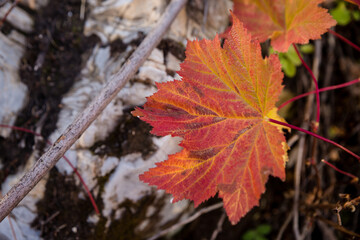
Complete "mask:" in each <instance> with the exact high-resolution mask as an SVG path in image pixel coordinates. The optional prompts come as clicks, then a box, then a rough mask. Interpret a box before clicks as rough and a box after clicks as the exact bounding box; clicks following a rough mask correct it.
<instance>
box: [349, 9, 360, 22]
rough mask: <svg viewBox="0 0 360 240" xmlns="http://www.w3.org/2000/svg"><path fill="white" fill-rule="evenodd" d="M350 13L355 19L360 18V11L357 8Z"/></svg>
mask: <svg viewBox="0 0 360 240" xmlns="http://www.w3.org/2000/svg"><path fill="white" fill-rule="evenodd" d="M351 13H352V17H353V19H354V20H355V21H359V20H360V11H359V10H355V11H352V12H351Z"/></svg>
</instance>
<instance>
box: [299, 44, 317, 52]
mask: <svg viewBox="0 0 360 240" xmlns="http://www.w3.org/2000/svg"><path fill="white" fill-rule="evenodd" d="M300 51H301V52H302V53H304V54H311V53H313V52H314V45H312V44H311V43H309V44H304V45H301V46H300Z"/></svg>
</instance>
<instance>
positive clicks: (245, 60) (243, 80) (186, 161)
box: [133, 16, 287, 224]
mask: <svg viewBox="0 0 360 240" xmlns="http://www.w3.org/2000/svg"><path fill="white" fill-rule="evenodd" d="M179 75H180V76H181V77H182V80H181V81H177V80H175V81H173V82H167V83H162V84H158V85H157V87H158V92H156V93H155V94H154V95H153V96H151V97H149V98H148V99H147V103H146V104H145V105H144V108H143V109H141V108H137V109H136V110H135V111H134V112H133V115H134V116H139V117H140V118H141V119H142V120H144V121H146V122H148V123H150V124H151V125H152V126H153V130H152V133H153V134H156V135H159V136H164V135H168V134H171V135H172V136H180V137H182V138H183V141H182V142H181V146H182V147H183V150H182V151H181V152H179V153H176V154H174V155H170V156H169V159H168V160H166V161H164V162H161V163H157V166H156V167H155V168H152V169H150V170H149V171H148V172H145V173H144V174H142V175H141V176H140V179H141V180H142V181H144V182H147V183H149V184H151V185H156V186H158V188H160V189H165V190H166V192H168V193H171V194H173V197H174V201H179V200H181V199H184V198H186V199H190V200H193V201H194V203H195V206H198V205H199V204H200V203H201V202H203V201H205V200H206V199H208V198H210V197H212V196H214V195H215V194H216V193H219V196H220V197H221V198H223V201H224V207H225V209H226V212H227V214H228V216H229V219H230V221H231V222H232V223H233V224H235V223H237V222H238V221H239V219H240V218H241V217H242V216H244V215H245V214H246V213H247V212H248V211H249V210H250V209H251V208H252V207H254V206H256V205H258V202H259V199H260V196H261V194H262V193H263V192H264V191H265V183H266V182H267V179H268V175H270V174H271V175H273V176H276V177H279V178H281V179H283V180H284V178H285V162H286V160H287V145H286V142H285V138H284V135H283V133H282V130H281V129H280V128H279V127H278V126H274V125H273V124H271V123H269V121H268V118H269V117H271V118H276V119H278V120H281V118H280V117H279V116H278V115H277V113H276V108H275V103H276V102H277V100H278V97H279V94H280V92H281V91H282V85H281V83H282V78H283V74H282V72H281V66H280V62H279V60H278V58H277V56H275V55H271V56H270V58H266V59H263V58H262V56H261V49H260V45H259V43H258V42H251V36H250V34H249V33H247V31H246V29H245V28H244V27H243V25H242V23H240V21H239V20H238V19H237V18H236V17H235V16H234V24H233V27H232V28H231V30H230V31H229V32H228V36H227V38H226V41H225V43H224V46H223V48H222V47H221V43H220V39H219V37H218V36H217V37H215V39H214V40H200V41H197V40H196V41H189V42H188V45H187V49H186V59H185V62H184V63H182V64H181V70H180V71H179Z"/></svg>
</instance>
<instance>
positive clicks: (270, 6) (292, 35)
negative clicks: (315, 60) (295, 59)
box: [234, 0, 336, 52]
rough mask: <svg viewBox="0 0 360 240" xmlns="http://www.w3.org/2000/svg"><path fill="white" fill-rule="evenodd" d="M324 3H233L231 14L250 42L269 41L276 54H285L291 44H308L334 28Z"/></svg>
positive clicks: (244, 0) (307, 0)
mask: <svg viewBox="0 0 360 240" xmlns="http://www.w3.org/2000/svg"><path fill="white" fill-rule="evenodd" d="M321 2H323V0H251V1H250V0H234V14H235V15H236V16H237V17H238V18H239V19H240V21H242V22H243V23H244V26H245V27H246V28H247V29H248V30H249V32H250V33H251V34H252V36H253V38H256V39H258V40H259V41H260V42H263V41H266V40H267V39H269V38H270V39H271V44H272V46H273V47H274V49H275V50H276V51H279V52H286V51H287V50H288V48H289V46H290V45H291V44H292V43H301V44H304V43H308V42H309V40H310V39H318V38H320V36H321V34H323V33H325V32H327V30H328V29H329V28H330V27H332V26H334V25H335V24H336V21H335V20H334V19H332V17H331V16H330V14H328V13H327V10H326V9H324V8H321V7H319V6H318V5H319V4H320V3H321Z"/></svg>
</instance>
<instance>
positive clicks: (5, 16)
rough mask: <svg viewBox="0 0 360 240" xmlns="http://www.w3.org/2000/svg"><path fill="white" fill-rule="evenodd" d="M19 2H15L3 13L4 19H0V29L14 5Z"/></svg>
mask: <svg viewBox="0 0 360 240" xmlns="http://www.w3.org/2000/svg"><path fill="white" fill-rule="evenodd" d="M19 2H20V0H16V1H15V2H14V3H13V4H12V5H11V7H10V8H9V10H8V11H7V12H6V13H5V15H4V17H3V18H2V19H1V21H0V27H2V25H3V24H4V22H5V20H6V18H7V17H8V15H9V14H10V12H11V11H12V10H13V9H14V8H15V7H16V5H17V4H18V3H19Z"/></svg>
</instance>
